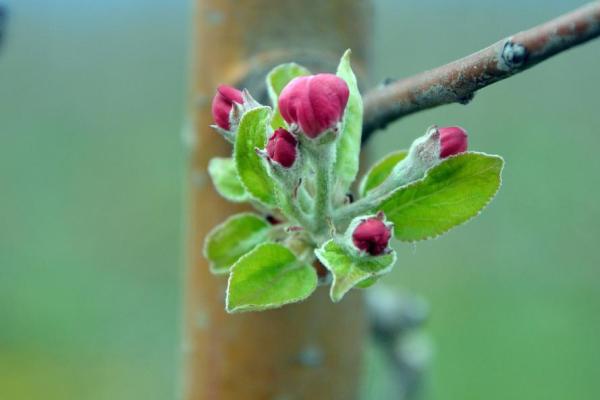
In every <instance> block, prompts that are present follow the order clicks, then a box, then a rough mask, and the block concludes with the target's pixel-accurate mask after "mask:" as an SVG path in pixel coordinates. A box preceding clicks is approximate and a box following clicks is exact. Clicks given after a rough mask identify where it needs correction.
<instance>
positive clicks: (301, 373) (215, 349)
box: [182, 0, 371, 400]
mask: <svg viewBox="0 0 600 400" xmlns="http://www.w3.org/2000/svg"><path fill="white" fill-rule="evenodd" d="M370 23H371V4H370V2H369V1H366V0H330V1H323V0H303V1H299V0H280V1H269V0H244V1H234V0H229V1H226V0H197V8H196V15H195V42H194V43H195V44H194V52H195V66H194V69H193V93H192V96H193V98H192V101H191V110H190V113H191V116H192V118H193V134H191V135H190V138H189V139H190V151H191V154H190V160H189V167H190V171H189V204H188V211H189V212H188V215H187V221H186V224H187V228H188V229H187V246H188V253H187V259H188V263H187V271H186V275H185V314H184V318H185V332H184V335H185V338H184V346H183V350H184V363H185V364H184V387H183V395H182V397H183V399H185V400H213V399H220V400H227V399H232V400H254V399H280V400H283V399H286V400H294V399H334V400H335V399H344V400H347V399H354V398H356V397H357V392H358V384H359V376H360V366H361V358H362V344H363V341H364V335H365V333H366V321H365V315H364V311H363V301H362V298H361V296H360V294H359V293H352V294H351V295H350V296H347V297H346V298H345V299H344V301H343V302H341V303H340V304H336V305H334V304H332V303H331V301H330V300H329V298H328V295H327V289H326V288H320V289H319V290H317V292H316V293H315V294H314V295H313V296H312V297H311V298H310V299H308V300H306V301H304V302H302V303H299V304H294V305H291V306H286V307H284V308H282V309H278V310H274V311H264V312H254V313H246V314H236V315H228V314H226V313H225V311H224V301H223V300H224V290H225V286H226V280H225V279H223V278H217V277H214V276H212V275H211V274H210V273H209V271H208V265H207V262H206V260H204V258H203V257H202V252H201V248H202V243H203V240H204V236H205V235H206V233H207V232H208V231H209V230H210V229H211V228H212V227H213V226H215V225H216V224H218V223H219V222H221V221H223V220H224V219H225V218H226V217H227V216H228V215H230V214H232V213H235V212H239V211H241V210H243V209H244V206H240V205H234V204H231V203H228V202H227V201H226V200H223V199H222V198H220V197H219V196H218V195H217V194H216V192H215V191H214V189H213V187H212V184H211V183H210V179H209V178H208V175H207V172H206V168H207V164H208V161H209V160H210V159H211V158H212V157H214V156H225V155H229V154H230V152H231V147H230V145H229V144H228V143H226V142H225V141H224V140H223V139H222V138H221V137H220V136H219V135H218V134H216V133H215V132H213V131H212V129H211V128H209V124H211V123H212V121H211V113H210V103H211V99H212V96H213V94H214V91H215V88H216V86H217V84H219V83H228V84H234V85H238V86H245V87H248V88H249V89H250V90H251V91H253V94H254V93H257V96H256V97H257V98H259V100H260V99H261V98H262V100H264V96H263V95H262V94H263V93H264V90H265V89H264V85H263V83H262V82H263V80H264V76H265V73H266V72H267V71H268V70H269V69H270V68H271V67H272V66H274V65H276V64H279V63H281V62H287V61H297V62H300V63H302V64H304V65H306V66H307V67H309V68H311V69H312V70H313V71H315V72H316V71H323V70H329V71H334V70H335V66H336V64H337V60H338V59H339V57H340V56H341V54H342V53H343V51H344V50H345V49H346V48H352V50H353V62H354V65H355V67H357V69H358V73H359V75H360V74H361V73H363V74H364V70H365V62H366V60H367V58H368V48H369V45H370V43H369V40H370V37H371V32H370Z"/></svg>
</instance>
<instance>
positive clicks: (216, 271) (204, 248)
mask: <svg viewBox="0 0 600 400" xmlns="http://www.w3.org/2000/svg"><path fill="white" fill-rule="evenodd" d="M248 216H252V217H257V218H259V219H260V220H262V221H264V223H265V227H266V228H269V223H268V222H267V221H265V220H264V218H263V217H261V216H260V215H259V214H256V213H253V212H242V213H238V214H234V215H231V216H229V217H228V218H227V219H226V220H225V221H223V222H221V223H220V224H218V225H215V226H214V227H213V228H212V229H211V230H210V232H208V234H206V236H205V237H204V243H203V245H202V256H203V257H204V259H205V260H206V261H208V268H209V270H210V272H211V273H213V274H215V275H225V274H228V273H229V272H230V271H231V269H232V268H233V265H235V263H234V264H233V265H230V266H229V267H228V268H226V269H220V268H215V266H214V263H213V262H212V261H210V259H209V258H208V255H207V254H206V253H207V251H208V242H209V240H210V238H212V236H213V235H215V233H216V232H217V231H218V230H219V228H222V227H223V226H224V225H226V224H228V223H229V222H230V221H232V220H235V219H238V218H242V217H248ZM262 244H264V243H262ZM257 247H258V246H257ZM255 248H256V247H255ZM253 250H254V249H253ZM250 251H252V250H250ZM246 254H248V253H246ZM246 254H244V256H245V255H246ZM244 256H242V257H244ZM242 257H240V258H242ZM238 260H239V259H238Z"/></svg>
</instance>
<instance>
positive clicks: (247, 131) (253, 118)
mask: <svg viewBox="0 0 600 400" xmlns="http://www.w3.org/2000/svg"><path fill="white" fill-rule="evenodd" d="M270 118H271V109H270V108H269V107H257V108H254V109H252V110H250V111H247V112H246V113H244V116H243V117H242V120H241V121H240V125H239V127H238V131H237V133H236V138H235V145H234V149H233V154H234V158H235V162H236V165H237V172H238V175H239V177H240V180H241V182H242V185H243V186H244V188H245V189H246V191H247V192H248V193H249V194H250V195H251V196H252V197H254V198H255V199H256V200H258V201H260V202H262V203H263V204H265V205H267V206H270V207H272V206H274V205H275V195H274V189H273V185H274V182H273V179H272V178H271V177H270V176H269V173H268V172H267V168H266V165H265V163H264V160H263V159H261V157H260V156H259V155H258V154H256V151H255V149H256V148H259V149H263V148H264V147H265V145H266V143H267V134H268V132H269V131H270V126H269V121H270Z"/></svg>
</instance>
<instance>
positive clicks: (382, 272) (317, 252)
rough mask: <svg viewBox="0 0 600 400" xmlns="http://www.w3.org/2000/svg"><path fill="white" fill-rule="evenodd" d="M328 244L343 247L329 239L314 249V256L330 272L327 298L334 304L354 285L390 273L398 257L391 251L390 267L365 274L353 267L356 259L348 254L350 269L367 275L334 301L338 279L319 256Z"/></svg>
mask: <svg viewBox="0 0 600 400" xmlns="http://www.w3.org/2000/svg"><path fill="white" fill-rule="evenodd" d="M330 242H333V243H335V244H336V245H338V246H339V247H340V248H341V249H342V250H344V246H343V245H341V244H339V243H337V242H336V241H335V240H334V239H330V240H328V241H326V242H325V243H323V244H322V245H321V247H319V248H318V249H315V255H316V256H317V258H318V259H319V261H320V262H321V264H323V266H324V267H325V268H327V270H328V271H330V272H331V275H332V281H331V286H330V288H329V298H330V299H331V301H332V302H334V303H339V302H340V301H341V300H342V299H343V298H344V296H345V295H346V293H348V292H349V291H350V290H352V289H354V288H356V285H358V284H359V283H361V282H363V281H365V280H367V279H369V278H375V277H378V276H382V275H385V274H387V273H388V272H390V271H391V270H392V269H393V268H394V265H396V261H397V260H398V256H397V254H396V251H395V250H393V251H392V262H391V263H390V265H389V266H388V267H386V268H384V269H382V270H379V271H377V272H367V271H364V270H363V269H361V268H360V267H358V266H355V265H354V260H355V259H356V257H354V256H353V255H352V254H348V257H349V258H350V259H351V260H352V262H353V267H352V268H358V269H360V270H361V271H363V272H365V273H366V274H367V275H365V276H364V277H363V278H362V279H360V280H358V281H356V282H355V283H354V285H353V286H352V287H350V288H349V289H348V290H346V291H345V292H343V293H342V294H341V296H340V297H339V298H338V299H336V298H335V297H334V295H333V288H334V287H335V284H336V282H337V280H338V278H337V276H336V275H335V273H334V271H333V269H332V267H331V264H330V263H329V261H327V259H326V258H325V257H324V256H323V255H322V254H321V253H324V252H325V251H324V248H325V246H326V245H327V244H328V243H330ZM344 251H345V250H344Z"/></svg>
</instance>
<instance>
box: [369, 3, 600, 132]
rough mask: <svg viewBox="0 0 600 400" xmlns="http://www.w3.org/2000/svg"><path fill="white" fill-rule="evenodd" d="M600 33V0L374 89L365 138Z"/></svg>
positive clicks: (465, 100)
mask: <svg viewBox="0 0 600 400" xmlns="http://www.w3.org/2000/svg"><path fill="white" fill-rule="evenodd" d="M598 36H600V1H595V2H592V3H589V4H587V5H585V6H583V7H581V8H578V9H577V10H575V11H573V12H571V13H568V14H565V15H562V16H560V17H558V18H556V19H554V20H551V21H549V22H546V23H544V24H542V25H538V26H536V27H534V28H531V29H529V30H526V31H523V32H519V33H517V34H515V35H513V36H511V37H508V38H506V39H503V40H500V41H499V42H497V43H494V44H493V45H491V46H489V47H487V48H485V49H483V50H480V51H478V52H476V53H474V54H471V55H469V56H467V57H464V58H461V59H460V60H456V61H454V62H451V63H449V64H446V65H444V66H441V67H438V68H436V69H433V70H431V71H426V72H423V73H420V74H418V75H415V76H413V77H410V78H406V79H402V80H399V81H396V82H393V83H390V84H388V85H386V86H383V87H380V88H377V89H373V90H372V91H370V92H368V93H367V94H366V95H365V97H364V102H365V119H364V124H363V142H365V141H366V140H367V139H368V138H369V137H370V136H371V134H372V133H373V132H374V131H376V130H377V129H382V128H385V127H386V126H387V124H389V123H390V122H393V121H395V120H397V119H400V118H402V117H404V116H406V115H409V114H412V113H414V112H417V111H421V110H426V109H428V108H433V107H436V106H439V105H442V104H450V103H462V104H466V103H468V102H469V101H470V100H471V99H472V98H473V96H474V95H475V92H476V91H477V90H479V89H481V88H484V87H486V86H488V85H491V84H492V83H495V82H498V81H500V80H502V79H506V78H508V77H510V76H512V75H515V74H517V73H519V72H521V71H524V70H526V69H528V68H530V67H532V66H534V65H536V64H537V63H539V62H542V61H544V60H546V59H547V58H550V57H552V56H553V55H555V54H558V53H560V52H562V51H564V50H567V49H569V48H571V47H574V46H577V45H578V44H581V43H584V42H586V41H588V40H590V39H593V38H595V37H598Z"/></svg>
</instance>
